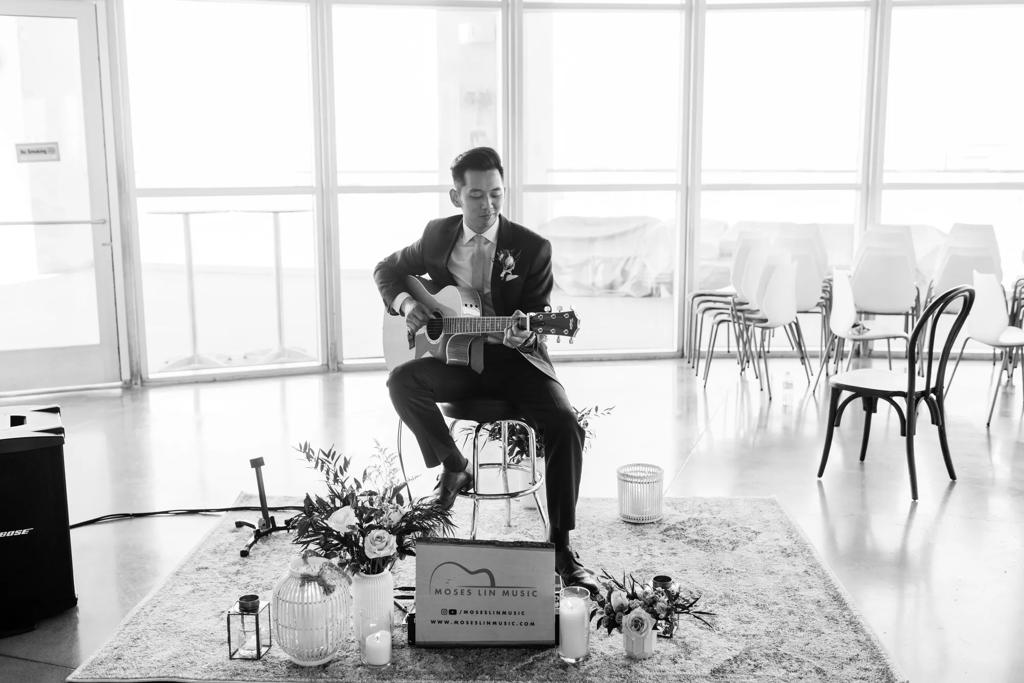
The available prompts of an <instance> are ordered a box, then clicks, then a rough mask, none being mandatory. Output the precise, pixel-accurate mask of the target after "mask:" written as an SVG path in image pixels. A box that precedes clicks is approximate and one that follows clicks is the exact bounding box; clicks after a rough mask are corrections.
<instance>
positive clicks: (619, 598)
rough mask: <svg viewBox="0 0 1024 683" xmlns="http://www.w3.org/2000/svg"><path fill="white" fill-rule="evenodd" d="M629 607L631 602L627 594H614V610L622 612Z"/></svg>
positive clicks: (617, 592)
mask: <svg viewBox="0 0 1024 683" xmlns="http://www.w3.org/2000/svg"><path fill="white" fill-rule="evenodd" d="M627 607H629V601H628V600H627V599H626V594H625V593H623V592H622V591H613V592H612V609H614V610H615V611H616V612H621V611H623V610H625V609H626V608H627Z"/></svg>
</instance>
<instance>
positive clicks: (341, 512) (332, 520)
mask: <svg viewBox="0 0 1024 683" xmlns="http://www.w3.org/2000/svg"><path fill="white" fill-rule="evenodd" d="M355 523H356V513H354V512H352V508H350V507H349V506H348V505H346V506H345V507H342V508H338V509H337V510H335V511H334V512H332V513H331V516H330V517H328V518H327V526H329V527H331V528H332V529H334V530H335V531H337V532H338V533H339V534H343V533H345V532H346V531H348V528H349V527H350V526H355Z"/></svg>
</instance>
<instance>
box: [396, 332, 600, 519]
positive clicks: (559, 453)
mask: <svg viewBox="0 0 1024 683" xmlns="http://www.w3.org/2000/svg"><path fill="white" fill-rule="evenodd" d="M388 391H389V393H390V394H391V402H392V404H394V406H395V411H396V412H397V413H398V416H399V417H400V418H401V419H402V422H404V423H405V424H406V425H408V426H409V429H410V430H412V433H413V434H414V435H415V436H416V440H417V441H418V442H419V446H420V451H421V452H422V453H423V460H424V462H425V463H426V464H427V466H428V467H434V466H436V465H438V464H440V463H441V462H442V461H443V460H445V459H446V458H448V457H449V456H451V455H454V454H457V453H460V451H459V448H458V446H456V445H455V441H454V439H452V436H451V434H450V433H449V432H448V425H447V424H446V423H445V419H444V416H443V415H442V414H441V411H440V409H439V408H438V407H437V404H438V403H448V402H451V401H472V400H473V399H484V398H490V399H501V400H505V401H509V402H511V403H512V404H514V405H515V406H516V407H517V409H518V410H519V412H520V414H521V416H522V417H524V418H526V420H527V421H528V422H529V423H530V424H532V425H533V426H534V428H535V429H537V430H538V431H539V432H540V433H541V434H543V436H544V460H545V463H544V472H545V474H544V481H545V486H546V489H547V500H548V515H549V517H550V519H551V525H552V527H554V528H556V529H560V530H564V531H569V530H571V529H574V528H575V527H576V500H577V499H578V498H579V491H580V477H581V475H582V472H583V440H584V431H583V428H582V427H580V425H579V422H578V421H577V420H576V414H575V412H574V411H573V409H572V404H570V403H569V399H568V397H567V396H566V395H565V389H563V388H562V385H561V384H559V383H558V382H556V381H555V380H553V379H551V378H550V377H548V376H547V375H545V374H544V373H543V372H541V371H540V370H538V369H537V368H536V367H534V366H533V364H531V363H530V362H529V361H528V360H526V358H524V357H523V355H522V354H521V353H520V352H519V351H517V350H515V349H510V348H508V347H506V346H502V345H499V344H486V345H484V368H483V372H481V373H477V372H476V371H475V370H473V369H471V368H468V367H464V366H455V365H446V364H444V363H442V362H440V361H438V360H436V359H434V358H419V359H416V360H412V361H409V362H407V363H404V364H403V365H400V366H398V367H397V368H395V369H394V370H392V371H391V374H390V375H389V377H388Z"/></svg>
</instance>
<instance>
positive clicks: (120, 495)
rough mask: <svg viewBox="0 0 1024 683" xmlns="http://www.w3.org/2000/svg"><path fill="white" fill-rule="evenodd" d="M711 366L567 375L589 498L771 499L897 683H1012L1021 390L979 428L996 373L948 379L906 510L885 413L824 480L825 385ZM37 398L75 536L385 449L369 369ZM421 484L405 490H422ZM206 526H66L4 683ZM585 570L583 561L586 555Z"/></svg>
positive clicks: (106, 630)
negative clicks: (624, 472)
mask: <svg viewBox="0 0 1024 683" xmlns="http://www.w3.org/2000/svg"><path fill="white" fill-rule="evenodd" d="M720 362H721V363H722V365H721V366H720V367H717V368H716V372H715V373H714V374H715V376H714V377H713V378H712V382H711V383H710V385H709V387H708V389H707V390H706V391H705V390H703V389H701V387H700V383H699V382H696V381H695V380H694V378H693V376H692V373H691V371H690V370H689V369H688V365H687V364H686V362H685V361H673V360H666V361H629V362H606V363H563V364H561V365H560V372H561V375H562V377H563V379H564V382H565V384H566V387H567V389H568V391H569V395H570V398H571V399H572V401H573V403H574V404H575V405H577V406H584V405H593V404H598V405H601V406H606V405H614V406H615V410H614V411H613V412H612V413H611V414H610V415H608V416H605V417H602V418H599V419H598V420H597V421H595V422H594V424H593V426H594V428H595V431H596V438H595V440H594V443H593V447H592V449H591V451H590V453H589V454H588V455H587V459H586V467H585V470H584V479H583V486H582V488H583V491H582V493H583V495H584V496H614V495H615V488H616V484H615V469H616V467H617V466H618V465H619V464H622V463H624V462H630V461H646V462H653V463H656V464H659V465H661V466H662V467H664V468H665V471H666V487H667V492H668V495H674V496H683V495H687V496H776V497H777V498H778V500H779V501H780V503H781V504H782V505H783V507H784V508H785V509H786V511H787V512H788V513H789V515H790V516H791V517H792V518H793V519H794V521H796V522H797V524H798V525H799V526H800V527H801V528H802V529H803V530H804V532H805V533H806V534H807V536H808V538H809V539H810V541H811V543H812V544H813V545H814V546H815V547H816V548H817V550H818V551H819V553H820V554H821V556H822V558H823V561H824V562H825V564H827V565H828V566H829V567H830V568H831V569H832V570H833V571H834V572H835V574H836V576H837V577H838V578H839V580H840V582H841V583H842V584H843V585H844V586H845V588H846V589H847V590H848V592H849V593H850V595H851V596H852V601H853V604H854V605H855V606H856V607H857V608H858V609H859V610H860V612H861V613H862V614H863V615H864V617H865V619H866V620H867V622H868V623H869V624H870V625H871V626H872V627H873V628H874V630H875V632H876V633H877V634H878V636H879V638H880V640H881V642H882V644H883V645H884V646H885V647H886V648H887V649H888V651H889V652H890V653H891V654H892V655H893V657H894V658H895V660H896V662H897V663H898V665H899V666H900V667H901V668H902V669H903V672H904V673H905V674H906V675H907V676H908V677H909V678H910V679H911V680H914V681H929V682H931V681H966V680H970V681H1013V680H1022V679H1024V650H1022V649H1021V648H1020V647H1019V643H1020V642H1022V640H1024V610H1021V608H1020V606H1021V605H1022V604H1024V573H1022V572H1021V571H1020V567H1021V566H1024V535H1022V534H1021V533H1020V529H1021V527H1022V524H1024V448H1022V447H1021V441H1022V438H1024V436H1022V430H1024V410H1022V407H1021V404H1022V398H1021V393H1022V392H1021V389H1020V387H1019V380H1018V382H1016V383H1015V384H1014V386H1012V387H1011V388H1009V389H1004V390H1001V392H1002V393H1001V395H1000V400H999V403H998V404H997V409H996V415H995V417H994V419H993V423H992V428H991V430H988V431H986V430H985V428H984V421H985V413H986V411H987V408H988V405H987V397H988V396H990V395H991V394H990V393H988V392H989V391H990V386H991V385H990V381H991V380H992V377H993V371H992V366H991V365H990V364H989V363H988V362H987V361H974V362H970V363H968V364H967V367H966V368H964V367H961V369H960V371H959V372H958V374H957V381H956V385H955V386H954V388H953V391H952V395H951V398H950V401H949V412H950V416H949V417H950V427H949V433H950V442H951V448H952V452H953V458H954V462H955V464H956V467H957V472H958V475H959V481H957V482H956V483H955V484H953V483H950V482H949V480H948V478H947V476H946V473H945V468H944V467H943V464H942V459H941V455H940V452H939V447H938V440H937V438H936V435H935V431H934V428H932V427H931V425H930V424H928V423H927V422H925V424H924V425H922V428H921V432H920V436H919V438H918V441H917V454H918V477H919V485H920V494H921V498H920V501H919V502H918V503H916V504H913V503H912V502H911V500H910V492H909V485H908V481H907V472H906V464H905V459H904V455H903V443H902V440H901V439H900V437H899V433H898V421H897V420H896V418H895V417H894V416H893V415H892V414H891V413H886V412H884V411H883V410H881V409H880V412H879V414H878V415H877V416H876V417H875V419H874V421H873V423H872V435H871V444H870V447H869V451H868V456H867V461H866V462H865V463H863V464H862V463H860V462H858V459H857V456H858V449H859V445H860V426H861V424H862V422H861V415H860V414H859V411H857V410H854V409H851V410H849V411H848V413H847V415H848V416H847V417H846V418H845V419H844V423H843V426H842V427H841V428H840V429H839V430H838V431H837V438H836V441H835V443H834V445H833V450H832V457H831V459H830V462H829V466H828V470H827V471H826V472H825V476H824V477H823V479H822V480H821V481H818V480H817V479H816V478H815V472H816V469H817V464H818V458H819V455H820V450H821V445H822V438H823V415H824V409H825V407H826V405H825V403H826V401H825V399H824V398H823V396H822V391H821V389H819V390H818V394H817V396H813V395H811V396H808V395H806V394H805V393H804V392H803V389H804V384H803V380H802V378H801V376H800V375H801V373H800V369H799V366H798V365H797V363H796V361H794V360H783V359H779V360H777V361H773V363H772V373H773V376H774V378H775V384H774V385H773V387H774V392H775V400H773V401H771V402H770V403H769V402H768V400H767V396H766V395H765V394H764V393H761V392H759V391H758V387H757V382H756V380H753V378H752V377H748V378H746V379H739V378H738V375H737V373H736V372H735V366H733V367H732V368H730V367H729V363H728V361H725V360H722V361H720ZM883 362H884V361H883ZM787 375H789V380H790V381H786V379H787V378H786V376H787ZM790 384H791V385H793V386H792V387H791V388H786V385H790ZM18 402H19V401H11V400H8V401H6V403H8V404H10V403H18ZM31 402H32V403H36V404H38V403H42V402H55V403H59V404H60V405H61V406H62V408H63V411H64V421H65V425H66V427H67V433H68V440H67V445H66V447H65V454H66V461H67V464H66V468H67V479H68V489H69V490H68V495H69V505H70V509H71V518H72V521H79V520H83V519H88V518H91V517H95V516H98V515H101V514H105V513H109V512H121V511H142V510H155V509H165V508H174V507H209V506H221V505H227V504H230V502H231V501H232V500H233V499H234V497H235V495H236V494H237V493H238V492H239V491H240V490H243V489H247V490H252V489H254V481H253V475H252V470H251V469H250V468H249V465H248V459H249V458H252V457H255V456H262V457H264V458H265V460H266V462H267V467H266V468H265V470H264V472H265V478H266V482H267V487H268V490H269V491H270V492H271V493H280V494H286V493H295V494H298V493H301V492H302V491H304V490H306V488H307V487H309V486H311V485H313V484H314V482H315V481H316V477H314V476H313V474H312V473H311V472H310V471H309V470H307V469H306V468H305V467H303V465H302V464H301V463H300V461H299V460H298V459H297V458H296V454H295V452H294V451H293V450H292V446H294V445H295V444H296V443H298V442H299V441H302V440H309V441H311V442H312V443H314V444H318V445H328V444H332V443H333V444H335V445H336V446H337V447H338V448H340V449H341V450H342V451H344V452H346V453H348V454H351V455H354V456H357V457H358V456H361V455H364V454H367V453H368V452H369V451H370V449H371V447H372V445H373V442H374V440H375V439H376V440H380V441H381V442H383V443H385V444H394V438H395V418H394V415H393V413H392V410H391V407H390V404H389V402H388V398H387V393H386V390H385V387H384V375H383V373H382V372H350V373H342V374H337V373H335V374H328V375H311V376H298V377H287V378H274V379H258V380H244V381H237V382H217V383H210V384H202V385H183V386H169V387H155V388H143V389H132V390H124V391H121V390H110V391H100V392H85V393H80V394H65V395H60V396H56V397H33V398H32V399H31ZM20 403H25V401H24V400H22V401H20ZM410 460H413V461H415V460H416V457H415V456H414V457H412V458H411V459H410ZM413 469H414V468H413ZM429 479H430V477H424V478H422V479H421V480H420V487H421V488H429V487H430V482H429ZM416 493H425V491H416ZM580 523H581V524H586V520H581V522H580ZM212 524H213V519H211V518H209V517H187V518H186V517H175V518H151V519H144V520H137V521H126V522H115V523H110V524H103V525H97V526H92V527H87V528H84V529H81V530H76V531H74V532H72V540H73V543H74V557H75V575H76V584H77V588H78V592H79V599H80V602H79V606H78V608H77V609H75V610H72V611H70V612H68V613H66V614H63V615H60V616H58V617H56V618H52V619H49V620H47V621H46V622H44V623H42V624H40V625H39V628H38V629H37V630H36V631H35V632H33V633H28V634H24V635H21V636H15V637H12V638H7V639H3V640H0V680H4V681H8V680H10V681H35V680H39V681H59V680H63V678H64V677H65V676H67V675H68V673H69V672H70V671H71V669H72V668H73V667H75V666H77V665H78V664H79V663H80V662H81V661H83V660H84V659H85V658H86V657H88V656H89V654H91V653H92V652H93V651H94V650H95V649H97V648H98V647H99V646H100V645H101V644H102V643H103V642H104V640H105V639H106V638H107V637H108V636H109V634H110V633H111V632H112V631H113V629H114V628H115V627H116V625H117V623H118V622H119V621H120V619H121V618H122V617H123V616H124V615H125V614H126V613H127V612H128V611H129V610H130V609H131V608H132V607H133V606H134V605H135V604H136V603H137V602H138V601H139V600H140V599H141V598H142V597H143V596H145V594H146V593H147V592H148V591H149V590H150V589H152V588H153V587H154V586H155V585H157V584H158V583H159V582H160V581H161V580H162V578H163V577H164V576H166V575H167V574H168V573H169V572H170V571H171V569H172V568H173V567H174V566H175V564H176V563H177V562H178V561H179V560H180V559H181V558H182V556H183V555H184V554H185V553H186V552H187V551H188V550H189V549H190V548H191V547H192V546H193V545H194V544H195V543H196V542H197V541H198V540H199V538H200V536H201V534H202V533H203V532H204V531H205V530H206V529H208V528H209V527H210V526H211V525H212ZM587 559H594V558H587V557H586V555H585V553H584V560H587ZM4 560H5V561H10V559H9V558H4ZM679 561H680V562H685V561H686V558H685V555H681V556H680V558H679Z"/></svg>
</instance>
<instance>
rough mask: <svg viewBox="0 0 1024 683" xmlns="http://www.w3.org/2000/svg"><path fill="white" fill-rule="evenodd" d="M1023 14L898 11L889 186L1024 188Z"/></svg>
mask: <svg viewBox="0 0 1024 683" xmlns="http://www.w3.org/2000/svg"><path fill="white" fill-rule="evenodd" d="M1021 35H1024V7H1021V6H1009V5H1002V6H987V7H897V8H895V9H894V10H893V19H892V47H891V49H890V57H889V62H890V67H889V88H888V97H887V103H886V128H885V140H886V142H885V180H886V181H887V182H899V181H904V182H935V181H939V182H942V181H971V180H978V181H1005V180H1011V181H1021V180H1024V126H1022V125H1021V121H1024V89H1021V88H1020V83H1021V82H1022V81H1024V41H1021V39H1020V37H1021Z"/></svg>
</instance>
